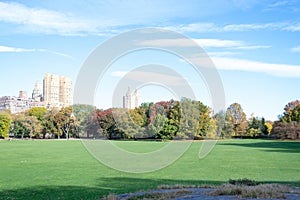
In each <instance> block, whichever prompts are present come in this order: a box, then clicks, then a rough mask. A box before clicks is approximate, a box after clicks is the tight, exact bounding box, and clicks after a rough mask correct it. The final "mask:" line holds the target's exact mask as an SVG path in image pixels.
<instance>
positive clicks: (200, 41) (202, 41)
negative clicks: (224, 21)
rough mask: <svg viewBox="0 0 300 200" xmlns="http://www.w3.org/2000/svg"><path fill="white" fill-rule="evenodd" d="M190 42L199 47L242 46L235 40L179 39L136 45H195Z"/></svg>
mask: <svg viewBox="0 0 300 200" xmlns="http://www.w3.org/2000/svg"><path fill="white" fill-rule="evenodd" d="M191 40H192V41H194V42H196V43H197V44H198V45H199V46H201V47H236V46H240V45H242V44H243V43H242V42H241V41H235V40H220V39H184V38H179V39H157V40H145V41H138V45H151V46H158V47H166V46H179V47H188V46H194V45H195V43H193V42H192V41H191Z"/></svg>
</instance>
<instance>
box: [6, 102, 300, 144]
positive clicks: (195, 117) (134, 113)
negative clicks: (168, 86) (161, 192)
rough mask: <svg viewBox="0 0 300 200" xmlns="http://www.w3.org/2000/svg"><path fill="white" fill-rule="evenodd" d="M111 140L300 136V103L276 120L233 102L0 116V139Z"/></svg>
mask: <svg viewBox="0 0 300 200" xmlns="http://www.w3.org/2000/svg"><path fill="white" fill-rule="evenodd" d="M9 136H10V137H15V138H45V139H46V138H58V139H59V138H67V139H68V138H79V137H80V138H105V139H106V138H107V139H159V140H172V139H205V138H231V137H242V138H248V137H270V138H276V139H299V138H300V102H299V101H298V100H296V101H293V102H290V103H288V104H287V105H286V106H285V108H284V112H283V114H282V115H280V116H279V120H278V121H275V122H270V121H265V119H264V118H263V117H262V118H259V117H255V116H251V117H250V118H248V119H247V116H246V114H245V113H244V111H243V109H242V106H241V105H240V104H238V103H233V104H231V105H230V106H229V107H228V108H227V109H226V110H225V111H221V112H218V113H213V111H212V110H211V108H209V107H208V106H206V105H204V104H203V103H202V102H200V101H195V100H191V99H187V98H183V99H182V100H181V101H175V100H170V101H161V102H157V103H143V104H142V105H141V106H140V107H138V108H135V109H129V110H128V109H123V108H110V109H107V110H100V109H96V107H94V106H90V105H74V106H70V107H64V108H62V109H51V110H47V109H46V108H40V107H34V108H31V109H29V110H27V111H25V112H22V113H17V114H11V113H10V112H9V111H3V112H0V137H2V138H7V137H9Z"/></svg>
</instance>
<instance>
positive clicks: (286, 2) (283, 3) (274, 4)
mask: <svg viewBox="0 0 300 200" xmlns="http://www.w3.org/2000/svg"><path fill="white" fill-rule="evenodd" d="M288 4H289V1H277V2H275V3H272V4H270V5H269V6H268V7H269V8H275V7H281V6H285V5H288Z"/></svg>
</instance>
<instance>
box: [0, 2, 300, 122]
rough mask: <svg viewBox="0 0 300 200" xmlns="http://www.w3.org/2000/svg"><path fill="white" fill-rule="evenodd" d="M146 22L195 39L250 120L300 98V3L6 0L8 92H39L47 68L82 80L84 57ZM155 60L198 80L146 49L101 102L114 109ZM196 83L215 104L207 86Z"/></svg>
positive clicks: (0, 5) (2, 23)
mask: <svg viewBox="0 0 300 200" xmlns="http://www.w3.org/2000/svg"><path fill="white" fill-rule="evenodd" d="M146 27H158V28H165V29H169V30H173V31H177V32H179V33H182V34H184V35H186V36H188V37H190V38H191V39H194V40H195V41H196V42H197V43H198V44H199V45H200V46H201V47H202V48H203V49H205V51H206V52H207V53H208V55H209V56H210V57H211V59H212V61H213V62H214V64H215V66H216V67H217V69H218V70H219V73H220V76H221V79H222V81H223V85H224V89H225V95H226V104H227V106H228V105H230V104H231V103H233V102H238V103H240V104H241V105H242V107H243V109H244V111H245V112H246V114H247V115H248V117H250V114H251V113H255V115H257V116H264V117H265V118H266V119H270V120H276V119H277V115H279V114H281V113H282V112H283V107H284V105H285V104H286V103H288V102H289V101H292V100H295V99H300V92H299V89H300V87H299V86H300V59H299V58H300V37H299V35H300V1H298V0H290V1H285V0H268V1H267V0H211V1H204V0H203V1H202V0H198V1H193V0H190V1H187V2H184V1H176V0H174V1H168V0H165V1H155V0H154V1H153V0H152V1H123V0H120V1H117V0H115V1H112V0H108V1H105V0H103V1H92V0H86V1H79V0H75V1H69V0H66V1H59V0H52V1H47V0H46V1H36V0H32V1H26V0H23V1H0V30H1V31H0V38H1V39H0V66H1V79H0V84H1V87H0V96H3V95H17V94H18V91H19V90H27V91H28V93H31V91H32V89H33V86H34V83H35V81H37V80H39V81H42V77H43V75H44V74H45V73H46V72H49V73H55V74H60V75H66V76H70V77H71V78H72V79H73V82H74V83H75V82H76V77H77V74H78V72H79V70H80V68H81V66H82V64H83V62H84V61H85V59H86V58H87V57H88V55H89V54H90V53H91V52H92V51H93V50H94V49H95V48H96V47H97V46H98V45H100V44H101V43H102V42H103V41H106V40H107V39H109V38H111V37H113V36H114V35H117V34H120V33H122V32H124V31H128V30H132V29H136V28H146ZM176 44H177V43H175V44H170V45H176ZM181 45H184V44H181ZM151 59H154V60H157V61H159V62H162V63H168V64H169V65H173V66H176V67H175V68H176V69H178V70H179V71H180V72H181V73H182V74H183V76H185V77H187V79H190V80H191V82H193V77H192V74H191V73H190V71H189V70H188V66H186V65H185V64H184V63H182V62H180V60H179V59H175V60H176V61H174V58H172V57H171V56H170V57H168V56H162V55H161V57H159V55H157V54H155V53H153V52H150V53H148V54H147V52H146V53H145V52H144V53H140V54H136V55H131V56H128V57H127V58H124V59H120V60H119V61H117V62H116V63H114V65H113V66H112V67H111V68H110V70H108V71H107V73H106V75H105V77H104V79H103V80H102V82H103V84H102V87H100V88H99V92H98V93H97V94H96V99H95V104H96V105H97V106H98V107H101V108H107V107H109V106H111V95H112V91H113V90H114V86H115V85H116V84H117V82H118V80H120V78H121V76H122V75H123V74H124V73H125V72H127V71H129V70H130V68H131V67H132V66H136V65H141V64H143V63H148V62H150V61H152V60H151ZM137 60H138V61H137ZM180 63H181V64H182V65H181V64H180ZM192 84H193V83H192ZM103 85H104V86H105V87H103ZM194 88H195V93H196V96H197V98H198V99H199V100H201V101H203V102H204V103H207V104H208V105H210V100H209V97H208V94H207V91H205V87H204V86H203V84H202V83H199V84H198V86H195V87H194ZM141 90H142V91H141V94H142V97H143V100H144V101H157V100H160V99H162V100H167V99H168V98H169V97H172V94H171V93H170V92H168V91H165V90H164V89H162V88H159V87H157V86H156V87H153V88H151V87H148V88H144V89H141ZM153 91H155V92H153ZM149 94H150V95H149Z"/></svg>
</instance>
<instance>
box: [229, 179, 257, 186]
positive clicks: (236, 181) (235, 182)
mask: <svg viewBox="0 0 300 200" xmlns="http://www.w3.org/2000/svg"><path fill="white" fill-rule="evenodd" d="M228 183H229V184H232V185H247V186H255V185H258V183H257V182H256V181H254V180H250V179H247V178H243V179H229V181H228Z"/></svg>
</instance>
